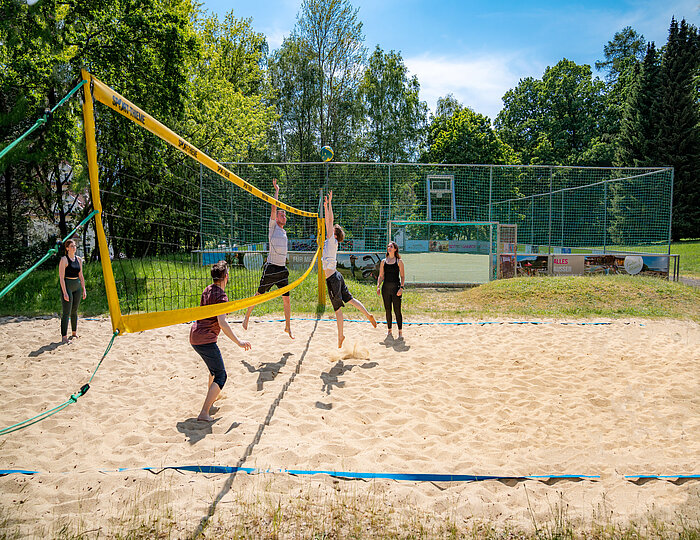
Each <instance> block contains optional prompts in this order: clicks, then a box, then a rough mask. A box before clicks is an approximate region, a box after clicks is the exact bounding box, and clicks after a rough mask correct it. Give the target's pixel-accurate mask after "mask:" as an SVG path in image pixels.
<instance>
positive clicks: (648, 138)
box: [615, 42, 662, 167]
mask: <svg viewBox="0 0 700 540" xmlns="http://www.w3.org/2000/svg"><path fill="white" fill-rule="evenodd" d="M661 85H662V81H661V73H660V59H659V57H658V54H657V52H656V46H655V45H654V43H653V42H652V43H650V44H649V46H648V47H647V53H646V55H645V57H644V62H643V63H642V64H641V65H639V64H637V65H635V66H634V68H633V70H632V76H631V84H630V89H629V92H628V93H627V99H626V101H625V104H624V109H623V115H622V118H621V122H620V134H619V137H618V139H617V145H616V149H615V163H616V165H619V166H626V167H643V166H657V165H660V164H661V163H662V158H661V156H660V155H659V146H658V143H659V140H658V139H659V115H660V113H661Z"/></svg>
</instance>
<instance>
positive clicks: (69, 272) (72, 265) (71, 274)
mask: <svg viewBox="0 0 700 540" xmlns="http://www.w3.org/2000/svg"><path fill="white" fill-rule="evenodd" d="M66 260H67V261H68V266H66V277H67V278H77V277H79V274H80V261H78V257H77V256H76V257H75V259H73V260H72V261H71V260H70V257H68V255H66Z"/></svg>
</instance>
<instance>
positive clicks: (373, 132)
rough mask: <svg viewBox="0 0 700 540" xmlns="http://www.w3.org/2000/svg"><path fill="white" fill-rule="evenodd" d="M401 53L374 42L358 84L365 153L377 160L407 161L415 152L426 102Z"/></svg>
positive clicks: (422, 124) (423, 120) (366, 155)
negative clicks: (362, 116)
mask: <svg viewBox="0 0 700 540" xmlns="http://www.w3.org/2000/svg"><path fill="white" fill-rule="evenodd" d="M407 73H408V69H407V68H406V66H405V64H404V63H403V58H401V54H400V53H396V52H394V51H391V52H389V53H384V51H382V49H381V48H380V47H379V46H377V48H376V49H375V51H374V53H373V54H372V56H371V57H370V59H369V63H368V66H367V69H366V70H365V73H364V77H363V79H362V83H361V84H360V88H359V95H360V99H362V102H363V105H364V112H365V115H364V116H365V119H366V128H365V132H364V136H365V143H364V156H365V157H366V158H368V159H370V160H378V161H380V162H397V161H410V160H412V159H415V158H416V157H417V155H418V149H419V147H420V135H421V133H422V131H423V129H424V125H425V122H426V115H427V109H428V107H427V105H426V103H425V102H422V101H420V99H419V92H420V85H419V83H418V78H417V77H416V76H415V75H414V76H413V77H411V78H410V79H409V78H408V75H407Z"/></svg>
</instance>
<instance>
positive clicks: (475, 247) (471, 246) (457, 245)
mask: <svg viewBox="0 0 700 540" xmlns="http://www.w3.org/2000/svg"><path fill="white" fill-rule="evenodd" d="M479 248H480V246H479V242H478V241H477V240H449V241H448V242H447V251H450V252H453V253H478V252H479Z"/></svg>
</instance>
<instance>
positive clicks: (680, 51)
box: [659, 19, 700, 240]
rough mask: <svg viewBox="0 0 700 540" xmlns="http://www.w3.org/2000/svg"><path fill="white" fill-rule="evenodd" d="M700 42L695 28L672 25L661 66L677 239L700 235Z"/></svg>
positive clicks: (662, 126)
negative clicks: (699, 83)
mask: <svg viewBox="0 0 700 540" xmlns="http://www.w3.org/2000/svg"><path fill="white" fill-rule="evenodd" d="M699 73H700V37H699V36H698V30H697V28H696V27H695V26H693V25H690V24H688V23H687V22H686V21H685V19H683V20H682V21H681V22H680V24H679V23H678V21H676V20H675V19H672V20H671V26H670V29H669V35H668V42H667V44H666V48H665V51H664V55H663V59H662V61H661V81H662V84H661V107H660V110H661V112H660V116H659V152H660V155H661V159H663V160H664V164H666V165H671V166H673V167H674V186H673V224H672V236H673V238H674V239H675V240H678V239H680V238H687V237H696V236H697V235H698V231H700V182H699V180H698V175H699V174H700V111H698V93H697V86H696V85H697V77H698V74H699Z"/></svg>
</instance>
